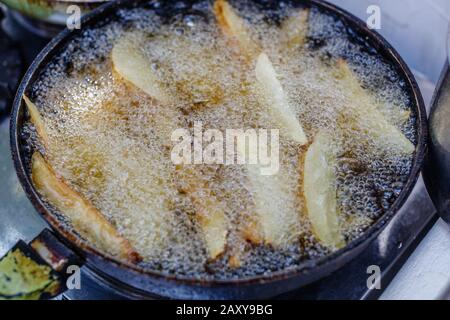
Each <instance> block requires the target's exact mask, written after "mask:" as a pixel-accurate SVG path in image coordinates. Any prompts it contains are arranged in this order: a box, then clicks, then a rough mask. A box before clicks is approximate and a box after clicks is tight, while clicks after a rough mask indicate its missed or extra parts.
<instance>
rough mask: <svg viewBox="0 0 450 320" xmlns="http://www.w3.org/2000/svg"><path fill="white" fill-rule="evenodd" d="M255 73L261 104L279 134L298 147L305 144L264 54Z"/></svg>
mask: <svg viewBox="0 0 450 320" xmlns="http://www.w3.org/2000/svg"><path fill="white" fill-rule="evenodd" d="M255 72H256V79H257V80H258V82H259V84H260V86H261V89H262V90H261V94H259V96H260V98H261V104H263V105H265V106H267V108H268V110H269V112H270V115H271V117H272V118H273V120H274V121H275V122H276V124H277V125H278V126H279V128H280V131H281V134H284V135H285V136H286V137H287V138H289V139H290V140H292V141H294V142H296V143H298V144H300V145H304V144H306V143H307V142H308V140H307V139H306V136H305V133H304V131H303V128H302V125H301V124H300V121H299V120H298V119H297V117H296V115H295V113H294V112H293V111H292V109H291V107H290V106H289V103H288V101H287V97H286V93H285V92H284V90H283V87H282V86H281V83H280V81H279V80H278V76H277V73H276V72H275V69H274V67H273V65H272V63H271V61H270V60H269V57H268V56H267V55H266V54H265V53H261V54H260V55H259V57H258V61H257V63H256V69H255Z"/></svg>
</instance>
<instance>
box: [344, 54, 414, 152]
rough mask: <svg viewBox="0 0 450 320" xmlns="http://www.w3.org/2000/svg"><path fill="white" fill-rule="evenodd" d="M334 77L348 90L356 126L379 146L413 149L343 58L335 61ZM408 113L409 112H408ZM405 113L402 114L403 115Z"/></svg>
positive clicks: (403, 149)
mask: <svg viewBox="0 0 450 320" xmlns="http://www.w3.org/2000/svg"><path fill="white" fill-rule="evenodd" d="M337 68H338V72H337V74H336V77H337V78H338V79H339V81H342V82H343V85H344V86H345V89H346V90H348V91H349V92H350V99H351V101H352V103H351V104H349V108H351V115H350V116H351V117H353V119H352V120H353V121H354V123H355V125H356V127H357V128H359V129H360V130H363V131H365V132H367V133H368V134H370V136H372V137H374V138H375V139H376V141H377V143H379V144H380V145H381V146H383V147H385V148H387V149H392V148H393V149H394V150H395V151H397V152H400V153H402V154H410V153H413V152H414V150H415V146H414V145H413V144H412V142H411V141H409V140H408V138H406V137H405V135H404V134H403V133H402V132H401V131H400V129H398V128H397V127H395V126H394V125H392V124H391V123H390V122H389V121H388V120H387V119H386V117H385V116H384V115H383V114H382V113H381V112H380V111H379V109H378V107H377V103H376V101H375V100H374V99H373V98H372V97H371V96H370V94H369V93H368V92H366V91H365V90H364V89H363V88H362V87H361V84H360V82H359V80H358V78H357V76H356V75H355V74H354V73H353V71H352V70H351V69H350V67H349V65H348V63H347V62H346V61H345V60H339V61H338V62H337ZM408 115H409V114H408ZM405 116H406V115H403V117H405Z"/></svg>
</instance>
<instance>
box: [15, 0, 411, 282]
mask: <svg viewBox="0 0 450 320" xmlns="http://www.w3.org/2000/svg"><path fill="white" fill-rule="evenodd" d="M239 3H240V4H238V3H237V2H236V3H234V2H232V4H233V5H234V6H235V7H237V8H239V9H240V10H238V12H239V14H240V15H242V16H243V17H245V18H246V19H247V21H248V22H249V25H251V27H252V38H254V39H255V41H257V42H258V43H259V44H260V46H261V47H262V48H263V50H264V52H266V53H267V55H268V56H269V57H270V59H271V60H272V62H273V63H274V67H275V69H276V71H277V73H278V75H279V76H280V81H281V84H282V86H283V88H284V90H285V91H286V93H287V96H288V100H289V103H290V105H291V107H292V108H293V110H295V114H296V116H297V118H298V119H299V121H300V122H301V123H302V125H303V127H304V130H305V133H306V135H307V137H308V139H310V140H311V139H312V138H313V137H314V135H315V134H316V133H317V132H318V131H319V130H321V129H326V130H327V132H329V133H331V135H332V139H333V143H334V144H333V146H334V148H335V152H336V154H337V155H338V157H337V159H338V161H337V165H336V168H335V172H336V176H337V181H336V188H337V198H338V204H339V209H340V210H339V211H340V215H339V224H340V227H341V229H342V230H343V234H344V238H345V240H346V241H347V242H349V241H351V240H353V239H355V238H357V237H358V236H360V235H361V233H362V232H363V231H364V230H365V229H366V228H367V227H368V226H370V225H371V224H372V223H373V222H374V221H376V219H377V218H379V217H380V216H381V215H382V214H383V213H384V212H385V211H386V210H387V209H388V208H389V207H390V205H391V204H392V203H393V201H394V200H395V199H396V197H397V196H398V194H399V193H400V191H401V190H402V188H403V185H404V183H405V182H406V180H407V178H408V175H409V173H410V168H411V161H412V155H402V154H399V153H397V152H395V149H394V148H392V149H390V148H385V147H384V148H381V147H380V146H379V144H378V143H377V141H376V139H372V137H370V135H367V134H363V133H361V132H360V131H358V130H356V129H355V128H354V127H352V126H351V125H350V123H351V122H350V121H347V120H348V119H347V118H346V117H347V116H349V115H348V110H349V108H348V106H349V104H352V103H354V101H352V96H351V94H349V92H348V90H347V88H346V87H345V85H343V84H342V82H341V81H339V77H336V67H335V63H336V61H337V59H338V58H344V59H346V60H348V61H349V63H350V65H351V68H352V70H354V71H355V72H356V73H357V75H358V78H359V79H360V81H361V83H362V84H363V86H364V88H365V89H366V90H368V92H369V93H370V94H371V95H372V96H373V97H374V99H375V100H376V101H377V102H378V105H379V106H380V111H381V112H382V113H383V114H384V115H385V116H386V117H387V119H389V121H390V122H391V123H392V124H394V125H395V126H397V127H398V128H399V129H401V130H402V132H403V133H404V134H405V135H406V136H407V137H408V138H409V139H410V140H411V141H413V142H414V140H415V136H416V131H415V128H414V123H415V119H414V114H412V115H410V116H409V118H408V117H405V114H406V115H407V114H408V113H407V112H406V111H408V110H409V108H410V106H409V105H410V101H409V96H408V95H407V93H406V91H405V90H404V86H405V84H404V82H403V80H402V79H400V78H399V77H398V75H397V74H396V72H395V71H394V70H393V68H392V67H391V66H390V65H389V64H388V63H386V62H385V61H383V59H381V58H380V57H379V56H378V55H377V54H376V53H375V52H374V51H373V50H368V49H367V47H366V46H363V45H362V44H360V43H359V42H358V41H357V39H355V38H354V37H353V36H352V35H351V34H349V33H347V32H346V28H345V26H344V25H343V23H342V22H341V21H339V20H336V19H335V18H333V17H331V16H328V15H326V14H324V13H322V12H320V11H319V10H317V9H314V8H312V9H311V10H310V12H309V23H308V30H307V36H308V37H307V41H306V42H305V43H304V44H303V45H302V46H301V48H294V49H292V48H290V47H289V46H286V44H283V43H282V39H283V35H282V33H281V29H280V21H281V22H282V21H284V19H287V18H289V17H290V16H292V15H295V14H296V13H297V12H298V10H300V9H299V8H293V7H291V6H290V5H288V4H285V3H281V4H280V5H279V7H277V8H275V9H274V8H271V9H267V8H266V9H264V10H261V8H260V7H258V6H255V5H254V4H252V3H250V2H249V3H247V2H244V3H242V2H239ZM153 7H158V6H157V5H153ZM180 12H184V13H186V12H187V13H186V14H182V13H180V14H179V15H176V16H174V17H172V18H171V19H168V18H167V17H166V16H164V15H161V14H158V13H161V12H159V11H158V10H156V11H154V10H153V9H141V8H140V9H123V10H120V11H119V12H118V17H117V19H116V20H114V21H112V22H109V23H108V24H106V25H104V26H100V27H96V28H91V29H86V30H84V31H83V33H82V35H81V36H80V37H78V38H76V39H74V40H73V41H72V42H70V43H69V45H68V46H67V48H66V49H65V50H64V51H63V52H62V53H61V54H60V55H59V56H58V57H56V58H55V59H54V61H53V62H52V63H51V64H49V65H48V67H47V68H46V70H45V72H44V73H43V74H42V75H41V77H40V78H39V79H38V81H36V83H35V84H34V86H33V90H32V91H33V92H32V99H33V100H34V102H35V103H36V105H37V106H38V108H39V109H40V112H41V113H42V115H43V118H44V120H45V123H46V127H47V130H48V133H49V138H50V140H51V143H50V146H51V147H50V148H49V149H48V150H45V151H44V152H45V154H46V157H47V159H48V161H49V162H50V164H51V165H52V166H53V167H54V168H55V170H56V171H57V172H58V173H59V174H61V176H63V177H64V178H65V179H66V181H67V182H68V183H69V184H70V185H71V186H72V187H73V188H74V189H76V190H77V191H78V192H80V193H81V194H82V195H83V196H84V197H86V198H87V199H89V200H90V201H91V202H92V203H93V204H94V205H95V206H96V207H97V208H98V209H99V210H100V211H101V212H102V213H103V214H104V215H105V216H106V217H107V218H108V219H109V220H110V221H111V222H112V223H113V224H114V225H115V226H116V227H117V229H118V230H119V231H120V232H121V233H122V234H123V235H124V236H125V237H126V238H128V239H129V240H130V241H131V243H132V245H133V246H134V247H135V248H136V249H137V250H138V252H139V253H140V254H141V255H142V256H143V257H144V258H145V261H144V262H143V264H144V265H145V266H146V267H149V268H151V269H156V270H160V271H163V272H167V273H171V274H178V275H187V276H190V277H203V278H204V277H214V278H237V277H244V276H252V275H258V274H266V273H270V272H272V271H277V270H283V269H287V268H293V267H295V266H296V265H298V264H299V263H300V262H302V261H304V260H305V259H311V258H314V257H319V256H323V255H326V254H329V253H330V252H331V251H332V250H333V249H330V248H325V247H323V246H322V245H320V244H319V242H318V241H317V239H316V238H315V236H314V235H313V233H312V232H311V226H310V222H309V221H308V218H307V216H306V215H305V214H304V207H305V204H304V203H303V202H304V200H303V199H302V197H299V196H298V194H299V188H300V186H299V184H300V181H301V179H300V177H301V175H302V172H301V170H302V169H301V168H302V166H301V165H300V163H299V161H300V159H301V153H302V152H304V151H303V150H302V149H299V147H298V145H296V144H295V143H293V142H290V141H288V140H287V139H285V138H284V137H283V136H281V137H280V172H279V174H278V175H277V177H276V179H279V180H280V184H281V185H282V186H283V188H282V190H281V192H280V194H279V197H275V198H274V199H271V200H273V201H277V202H278V203H277V205H278V206H279V207H280V208H283V210H282V212H276V213H274V214H276V215H278V216H279V221H280V223H282V224H285V225H286V226H287V228H288V229H289V230H290V232H289V233H288V234H286V238H285V239H284V240H283V241H284V242H285V245H283V246H282V247H281V248H278V249H276V250H275V249H272V248H270V247H269V246H263V245H261V246H255V245H251V244H249V243H248V242H247V241H245V240H243V239H242V237H241V236H240V234H241V228H242V221H249V220H251V219H253V218H254V213H253V212H254V201H253V199H254V197H255V195H254V190H253V189H252V187H251V185H250V184H249V182H248V179H247V177H246V169H245V167H244V166H222V165H208V166H206V165H203V166H201V167H200V168H197V169H196V170H198V177H199V178H200V179H201V180H202V181H204V182H205V184H207V185H208V187H209V189H210V190H211V192H212V193H213V194H214V195H215V196H216V197H217V198H218V199H219V200H220V201H221V202H223V203H225V204H226V207H227V210H226V217H227V220H228V222H229V225H230V226H231V229H230V230H229V234H228V239H227V248H238V249H236V250H227V251H226V253H225V254H224V255H223V256H221V257H220V258H219V259H217V260H216V261H214V262H211V261H209V260H208V256H207V253H206V250H205V245H204V242H203V239H202V237H201V232H200V231H199V225H198V223H197V221H196V220H195V219H194V218H193V217H194V216H195V206H194V205H193V203H192V200H191V199H190V198H189V197H187V196H186V194H185V193H183V192H181V191H180V190H182V189H183V185H182V184H183V182H182V181H180V179H179V176H177V175H176V174H175V169H176V168H175V165H174V164H172V162H171V160H170V149H171V146H173V143H172V142H171V141H170V135H171V133H172V130H173V129H174V128H192V126H193V124H194V122H195V121H202V123H203V126H204V129H209V128H211V129H219V130H222V131H224V130H226V129H235V128H243V129H248V128H267V129H270V128H276V127H274V123H273V121H272V119H271V118H270V117H269V116H268V115H267V112H266V111H265V110H264V108H263V107H262V106H261V105H260V103H259V102H258V98H257V95H258V89H257V88H255V82H256V79H255V75H254V72H253V70H254V64H246V63H244V62H243V59H242V58H241V57H240V56H239V53H238V52H237V51H236V49H235V48H234V47H233V46H230V44H229V42H228V41H227V39H226V38H225V37H224V35H223V34H222V32H221V31H220V30H219V28H218V27H217V25H216V22H215V20H214V16H213V14H212V9H211V4H210V3H209V2H199V3H196V4H194V5H193V6H192V7H191V8H190V9H189V10H188V9H186V8H184V9H183V10H180ZM125 34H126V36H127V37H128V38H129V39H130V40H131V41H140V39H141V38H142V35H143V34H144V35H145V39H146V41H145V45H142V46H141V50H142V53H143V54H145V56H146V58H147V59H149V61H151V65H152V68H153V71H154V73H155V74H156V75H157V77H158V79H160V80H161V83H162V86H163V87H164V88H165V89H166V90H167V91H168V92H170V95H171V96H172V97H173V99H172V101H171V102H170V103H168V104H166V105H161V103H158V102H157V101H155V100H152V99H151V98H149V97H148V96H147V95H146V94H145V93H143V92H141V91H140V90H139V89H137V88H135V87H133V86H130V85H126V84H124V83H123V82H121V81H118V80H117V77H116V76H115V75H114V74H113V72H112V71H111V70H112V66H111V59H110V55H111V49H112V47H113V45H114V43H115V42H116V41H117V39H119V38H120V37H122V36H123V35H125ZM134 37H135V39H134ZM167 119H170V122H169V123H168V122H167ZM24 130H25V133H31V137H30V138H29V142H30V144H31V145H32V146H33V147H35V148H40V149H42V148H41V147H40V146H39V142H38V141H37V139H36V138H35V134H34V131H33V128H32V126H31V125H30V126H27V127H25V129H24ZM299 153H300V156H299ZM200 196H202V194H200ZM235 251H239V252H241V253H242V252H244V253H245V254H244V255H243V258H242V265H241V266H240V267H239V268H231V267H230V266H229V264H228V260H229V258H230V255H232V254H233V252H235Z"/></svg>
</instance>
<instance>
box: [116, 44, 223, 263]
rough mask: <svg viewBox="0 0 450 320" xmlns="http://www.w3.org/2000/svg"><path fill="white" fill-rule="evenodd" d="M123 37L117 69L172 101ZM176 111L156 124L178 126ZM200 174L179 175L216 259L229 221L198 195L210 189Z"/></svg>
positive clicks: (163, 100)
mask: <svg viewBox="0 0 450 320" xmlns="http://www.w3.org/2000/svg"><path fill="white" fill-rule="evenodd" d="M122 39H123V40H119V42H118V43H116V45H115V46H114V49H113V55H112V59H113V63H114V66H115V68H116V70H117V72H118V73H119V74H121V75H122V76H123V77H124V78H125V79H128V80H129V81H130V82H131V83H132V84H133V85H135V86H136V87H138V88H140V89H142V90H143V91H144V92H145V93H147V94H148V95H149V96H150V97H151V98H153V99H155V100H156V101H158V102H159V103H161V104H162V105H165V104H168V103H170V98H169V96H170V95H169V94H168V93H167V92H166V91H165V90H164V89H163V88H162V87H160V86H159V84H158V83H159V80H158V79H157V78H156V77H155V75H154V74H153V73H151V72H150V70H151V69H149V68H147V67H149V66H147V67H145V68H143V66H145V65H146V64H148V62H146V61H147V60H146V59H145V58H144V57H143V56H142V55H141V54H140V53H138V52H139V51H138V50H139V49H138V48H136V47H135V46H134V45H133V43H130V42H128V41H127V40H126V39H124V38H122ZM136 59H137V60H136ZM130 60H135V61H132V62H130ZM145 69H147V71H146V70H145ZM143 82H145V85H143V84H142V83H143ZM173 113H174V111H172V110H167V111H166V112H164V116H163V117H161V118H160V119H158V123H157V124H156V125H157V126H162V127H165V128H173V129H175V124H174V123H173V122H174V118H175V117H174V116H173ZM162 142H163V143H165V141H162ZM197 174H198V173H196V172H192V171H191V170H187V169H186V170H183V169H180V170H179V178H181V179H183V183H184V184H186V186H187V187H186V189H185V190H184V191H185V192H186V193H187V194H188V195H189V197H190V198H191V200H192V202H193V204H194V206H195V208H196V219H197V221H198V223H199V224H200V226H201V228H202V231H203V236H204V240H205V244H206V247H207V250H208V253H209V256H210V258H211V259H215V258H217V257H218V256H219V255H220V254H221V253H223V252H224V250H225V246H226V237H227V233H228V222H227V219H226V215H225V210H224V208H223V205H222V204H221V203H220V202H219V201H218V200H217V199H216V198H215V197H214V196H213V195H212V194H209V195H207V196H205V195H200V194H199V192H198V191H199V188H200V189H204V190H205V191H206V190H208V189H207V188H206V187H204V186H202V182H201V180H200V179H199V178H198V176H197Z"/></svg>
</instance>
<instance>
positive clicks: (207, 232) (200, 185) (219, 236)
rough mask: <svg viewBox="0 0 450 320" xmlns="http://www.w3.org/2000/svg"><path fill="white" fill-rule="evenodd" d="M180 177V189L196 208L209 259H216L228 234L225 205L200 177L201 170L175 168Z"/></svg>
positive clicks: (223, 246)
mask: <svg viewBox="0 0 450 320" xmlns="http://www.w3.org/2000/svg"><path fill="white" fill-rule="evenodd" d="M177 171H178V173H179V175H178V177H179V178H181V179H182V182H181V184H182V190H183V191H184V192H185V193H186V194H187V195H188V196H189V198H190V199H191V201H192V203H193V204H194V207H195V210H196V219H197V221H198V223H199V225H200V227H201V229H202V231H203V237H204V240H205V244H206V248H207V250H208V255H209V257H210V259H216V258H217V257H218V256H219V255H221V254H222V253H223V252H224V251H225V247H226V244H227V234H228V220H227V217H226V210H227V209H226V205H225V204H224V203H222V202H221V201H219V200H218V199H217V198H216V196H215V195H214V194H213V193H212V192H211V189H210V188H209V186H208V184H207V183H206V182H205V181H204V180H203V179H201V172H199V171H197V170H194V169H193V168H192V167H188V166H183V167H179V168H177Z"/></svg>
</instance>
